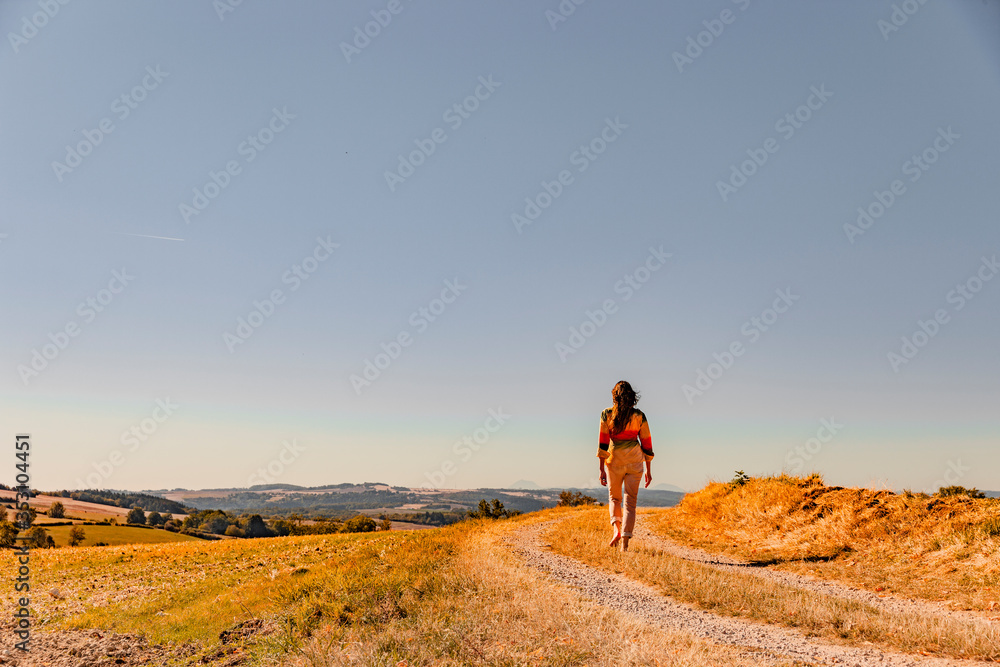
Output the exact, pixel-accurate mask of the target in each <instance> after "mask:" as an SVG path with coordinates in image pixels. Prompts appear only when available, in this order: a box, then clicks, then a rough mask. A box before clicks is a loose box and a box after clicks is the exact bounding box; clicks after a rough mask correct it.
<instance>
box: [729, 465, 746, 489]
mask: <svg viewBox="0 0 1000 667" xmlns="http://www.w3.org/2000/svg"><path fill="white" fill-rule="evenodd" d="M749 481H750V475H748V474H746V473H745V472H743V471H742V470H737V471H736V474H735V475H733V479H732V481H730V482H729V484H730V486H732V487H733V488H734V489H735V488H736V487H738V486H743V485H744V484H746V483H747V482H749Z"/></svg>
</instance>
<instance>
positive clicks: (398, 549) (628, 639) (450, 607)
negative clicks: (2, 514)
mask: <svg viewBox="0 0 1000 667" xmlns="http://www.w3.org/2000/svg"><path fill="white" fill-rule="evenodd" d="M548 516H549V515H548V514H547V513H542V514H541V516H538V515H530V516H526V517H520V518H518V519H517V520H509V521H500V522H471V521H470V522H463V523H461V524H458V525H455V526H451V527H448V528H445V529H436V530H423V531H405V532H404V531H400V532H388V533H381V532H380V533H369V534H354V535H318V536H302V537H287V538H273V539H261V540H229V541H219V542H204V541H198V542H185V543H173V544H162V545H151V544H146V545H128V546H118V547H101V548H92V547H79V548H74V549H49V550H38V551H33V552H32V554H31V558H32V578H33V589H34V588H35V587H36V586H37V589H38V590H39V591H40V592H39V594H37V595H34V596H32V607H33V611H34V612H35V613H36V614H37V621H38V623H37V626H36V630H37V631H38V632H51V631H55V630H58V629H60V628H79V629H84V628H101V629H105V630H109V631H114V632H119V633H135V634H141V635H144V636H145V637H147V638H148V639H149V640H150V641H151V642H154V643H161V642H175V643H177V644H178V645H187V646H190V647H191V650H190V651H189V652H188V653H189V654H190V657H189V659H187V660H188V661H187V662H182V663H179V664H202V661H203V662H206V663H212V664H215V662H216V661H219V660H221V661H227V660H230V659H236V658H242V659H244V660H245V662H241V663H240V664H244V665H247V666H248V667H249V666H250V665H269V666H270V665H278V664H293V665H297V666H301V667H304V666H307V665H308V666H309V667H320V666H323V667H326V666H327V665H342V664H352V665H354V664H356V665H397V664H402V665H424V664H426V665H430V664H434V665H469V664H498V665H524V664H532V665H534V664H539V665H608V666H610V665H620V664H648V665H694V666H703V665H734V666H737V667H744V666H746V667H750V665H753V664H759V663H758V662H756V661H754V660H752V659H750V658H746V657H741V656H744V655H745V654H744V653H741V652H739V651H737V650H735V649H730V648H724V647H716V646H713V645H711V644H707V643H705V642H703V641H700V640H697V639H694V638H692V637H690V636H689V635H686V634H683V633H666V632H663V631H661V630H658V629H657V628H653V627H648V626H647V625H645V624H644V623H642V621H640V620H639V619H635V618H631V617H629V616H627V615H623V614H620V613H618V612H614V611H609V610H606V609H603V608H601V607H598V606H596V605H593V604H591V603H588V602H585V601H582V600H580V598H579V597H578V596H576V595H575V594H573V593H572V592H570V591H569V590H567V589H565V588H562V587H559V586H556V585H554V584H551V583H548V582H546V581H544V580H543V579H540V578H539V576H538V575H537V574H535V573H533V572H532V571H529V570H527V569H525V568H523V567H521V566H519V565H518V564H517V562H516V561H515V560H514V558H513V557H512V556H511V555H510V554H509V553H508V552H507V550H506V549H505V547H504V546H503V545H502V544H501V543H500V537H501V532H502V531H503V530H507V529H511V528H515V527H516V526H518V525H521V523H522V522H526V521H535V520H540V519H544V518H547V517H548ZM13 560H14V556H13V552H8V554H7V555H6V556H5V563H6V566H7V567H8V568H11V567H13ZM50 590H52V591H58V596H53V595H48V594H46V593H45V592H48V591H50ZM43 591H44V592H43ZM9 603H10V601H7V603H5V609H4V612H5V613H7V612H8V611H10V609H9ZM234 630H236V631H237V634H243V633H246V636H245V637H244V638H242V639H238V640H237V641H236V642H235V643H232V642H230V643H229V644H226V645H223V644H222V642H221V641H220V639H221V638H220V633H223V632H228V633H232V632H233V631H234ZM227 664H228V663H227Z"/></svg>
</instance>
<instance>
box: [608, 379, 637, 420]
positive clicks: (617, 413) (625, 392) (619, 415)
mask: <svg viewBox="0 0 1000 667" xmlns="http://www.w3.org/2000/svg"><path fill="white" fill-rule="evenodd" d="M611 398H613V399H614V401H615V404H614V405H613V406H612V407H611V414H610V415H609V416H610V417H611V432H612V433H621V432H622V431H624V430H625V427H626V426H628V423H629V421H630V420H631V419H632V409H633V408H634V407H635V404H636V403H638V402H639V394H638V393H636V391H635V390H634V389H632V385H630V384H629V383H628V382H626V381H625V380H622V381H621V382H619V383H618V384H616V385H615V388H614V389H612V390H611Z"/></svg>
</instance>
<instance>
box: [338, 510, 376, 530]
mask: <svg viewBox="0 0 1000 667" xmlns="http://www.w3.org/2000/svg"><path fill="white" fill-rule="evenodd" d="M377 527H378V524H376V523H375V519H373V518H371V517H370V516H365V515H364V514H359V515H357V516H355V517H351V518H350V519H348V520H347V523H345V524H344V526H343V527H342V528H341V529H340V532H342V533H371V532H374V530H375V528H377Z"/></svg>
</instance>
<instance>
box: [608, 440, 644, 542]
mask: <svg viewBox="0 0 1000 667" xmlns="http://www.w3.org/2000/svg"><path fill="white" fill-rule="evenodd" d="M643 460H644V458H643V455H642V448H640V447H639V445H636V446H635V447H629V448H628V449H620V450H618V451H615V452H612V453H611V456H610V457H609V458H608V459H607V461H606V463H605V465H606V467H607V470H608V511H609V512H610V513H611V523H617V524H621V522H622V487H624V489H625V525H624V526H623V527H622V536H623V537H632V529H633V528H635V504H636V500H638V496H639V482H640V481H642V471H643V468H642V463H643Z"/></svg>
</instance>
